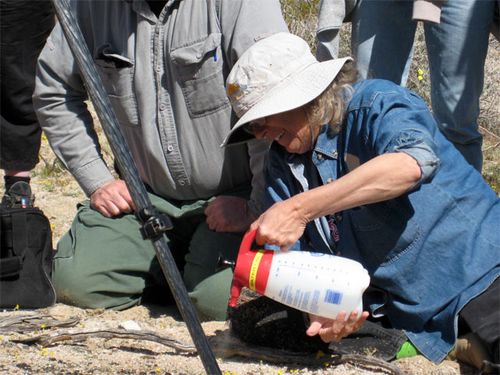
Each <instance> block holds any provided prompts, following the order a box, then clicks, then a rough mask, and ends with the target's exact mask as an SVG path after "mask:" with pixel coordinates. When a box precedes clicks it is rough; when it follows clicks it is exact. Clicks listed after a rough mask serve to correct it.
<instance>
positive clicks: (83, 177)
mask: <svg viewBox="0 0 500 375" xmlns="http://www.w3.org/2000/svg"><path fill="white" fill-rule="evenodd" d="M72 174H73V176H74V177H75V179H76V181H78V183H79V184H80V187H81V188H82V190H83V192H84V193H85V195H86V196H87V197H90V196H91V195H92V193H93V192H95V191H96V190H97V189H99V188H100V187H101V186H103V185H104V184H105V183H106V182H109V181H112V180H114V179H115V178H114V177H113V175H112V174H111V172H110V171H109V169H108V167H107V166H106V164H105V163H104V162H103V161H102V160H101V159H96V160H94V161H92V162H90V163H88V164H86V165H84V166H83V167H80V168H78V169H77V170H75V171H72Z"/></svg>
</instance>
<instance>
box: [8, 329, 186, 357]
mask: <svg viewBox="0 0 500 375" xmlns="http://www.w3.org/2000/svg"><path fill="white" fill-rule="evenodd" d="M88 338H103V339H107V340H110V339H130V340H143V341H152V342H156V343H158V344H162V345H165V346H167V347H169V348H172V349H175V350H176V351H177V352H183V353H188V354H195V353H196V348H195V347H194V346H193V345H186V344H183V343H181V342H179V341H176V340H173V339H170V338H168V337H165V336H161V335H158V334H156V333H154V332H148V331H127V330H124V329H109V330H99V331H86V332H62V333H56V334H51V335H49V334H45V335H39V336H34V337H28V338H22V339H15V340H11V341H12V342H17V343H21V344H26V345H33V344H39V345H41V346H43V347H48V346H51V345H54V344H57V343H61V342H65V341H73V342H82V341H86V340H87V339H88Z"/></svg>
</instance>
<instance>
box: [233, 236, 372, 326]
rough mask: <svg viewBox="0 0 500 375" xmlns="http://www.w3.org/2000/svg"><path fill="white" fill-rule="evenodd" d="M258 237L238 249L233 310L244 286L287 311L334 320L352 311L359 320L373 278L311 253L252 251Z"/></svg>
mask: <svg viewBox="0 0 500 375" xmlns="http://www.w3.org/2000/svg"><path fill="white" fill-rule="evenodd" d="M254 239H255V231H252V232H248V233H247V234H246V235H245V237H244V238H243V241H242V243H241V246H240V250H239V253H238V259H237V261H236V266H235V269H234V276H233V284H232V287H231V298H230V300H229V306H231V307H234V306H236V303H237V300H238V297H239V295H240V291H241V288H242V287H244V286H246V287H248V288H250V289H252V290H254V291H256V292H258V293H260V294H263V295H265V296H267V297H269V298H272V299H273V300H275V301H278V302H280V303H282V304H284V305H288V306H291V307H293V308H296V309H298V310H301V311H305V312H309V313H312V314H316V315H319V316H322V317H326V318H331V319H335V318H336V317H337V314H338V313H339V312H340V311H345V312H346V319H347V317H348V316H349V314H350V313H351V312H352V311H353V310H357V311H358V314H359V315H361V313H362V311H363V301H362V296H363V292H364V291H365V290H366V288H367V287H368V285H369V283H370V276H369V275H368V272H367V271H366V270H365V269H364V268H363V266H362V265H361V264H360V263H358V262H356V261H354V260H351V259H348V258H343V257H339V256H334V255H329V254H321V253H311V252H307V251H285V252H282V251H269V250H252V249H251V246H252V244H253V241H254Z"/></svg>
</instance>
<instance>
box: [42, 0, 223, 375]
mask: <svg viewBox="0 0 500 375" xmlns="http://www.w3.org/2000/svg"><path fill="white" fill-rule="evenodd" d="M52 3H53V5H54V9H55V12H56V15H57V18H58V19H59V23H60V24H61V27H62V30H63V32H64V35H65V36H66V39H67V41H68V44H69V46H70V48H71V51H72V52H73V55H74V56H75V59H76V62H77V64H78V67H79V68H80V72H81V75H82V78H83V82H84V83H85V86H86V89H87V92H88V94H89V96H90V99H91V101H92V103H93V105H94V108H95V110H96V112H97V115H98V117H99V120H100V121H101V125H102V128H103V130H104V133H105V134H106V137H107V139H108V142H109V144H110V147H111V150H112V151H113V154H114V156H115V160H116V162H117V163H118V168H119V170H120V173H121V174H122V177H123V179H124V180H125V182H126V184H127V187H128V189H129V191H130V194H131V196H132V200H133V202H134V204H135V207H136V212H137V213H139V214H137V217H138V218H139V220H141V222H143V224H145V223H144V221H145V218H144V216H142V215H141V214H140V213H144V212H149V213H151V212H154V210H152V205H151V201H150V199H149V196H148V195H147V191H146V188H145V186H144V184H143V182H142V181H141V179H140V178H139V172H138V170H137V167H136V165H135V163H134V160H133V159H132V155H131V154H130V152H129V149H128V147H127V143H126V141H125V138H124V137H123V134H122V133H121V131H120V128H119V125H118V119H117V117H116V114H115V113H114V111H113V109H112V106H111V102H110V101H109V98H108V94H107V93H106V91H105V89H104V86H103V84H102V81H101V77H100V76H99V73H98V72H97V69H96V67H95V64H94V61H93V60H92V57H91V55H90V52H89V49H88V47H87V44H86V43H85V39H84V38H83V34H82V32H81V30H80V27H79V26H78V22H77V20H76V18H75V17H74V15H73V14H72V13H71V9H70V5H69V2H68V0H52ZM162 219H163V220H164V221H165V220H167V223H164V224H166V226H167V227H170V226H171V224H170V220H169V219H168V218H165V217H163V218H162ZM152 241H153V245H154V247H155V250H156V256H157V258H158V261H159V263H160V265H161V268H162V270H163V273H164V275H165V278H166V280H167V282H168V285H169V287H170V289H171V291H172V294H173V296H174V298H175V301H176V303H177V307H178V308H179V311H180V313H181V315H182V318H183V319H184V322H185V323H186V326H187V328H188V330H189V333H190V334H191V338H192V339H193V342H194V344H195V346H196V349H197V350H198V354H199V355H200V358H201V361H202V362H203V366H204V367H205V371H206V372H207V374H210V375H212V374H220V373H221V371H220V369H219V366H218V364H217V361H216V359H215V356H214V354H213V352H212V349H211V348H210V345H209V342H208V339H207V337H206V336H205V333H204V332H203V329H202V327H201V324H200V321H199V320H198V316H197V315H196V311H195V309H194V306H193V304H192V303H191V300H190V299H189V296H188V293H187V290H186V287H185V285H184V283H183V281H182V277H181V275H180V273H179V270H178V269H177V265H176V264H175V261H174V258H173V257H172V253H171V252H170V249H169V247H168V244H167V241H166V240H165V237H164V236H163V235H161V236H156V237H152Z"/></svg>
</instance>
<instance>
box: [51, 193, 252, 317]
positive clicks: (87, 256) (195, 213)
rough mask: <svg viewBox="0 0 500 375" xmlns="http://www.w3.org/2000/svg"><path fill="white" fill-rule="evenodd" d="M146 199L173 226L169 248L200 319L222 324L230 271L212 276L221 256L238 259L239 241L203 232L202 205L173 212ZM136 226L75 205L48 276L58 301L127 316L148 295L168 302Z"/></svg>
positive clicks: (133, 221) (149, 247)
mask: <svg viewBox="0 0 500 375" xmlns="http://www.w3.org/2000/svg"><path fill="white" fill-rule="evenodd" d="M150 198H151V201H152V203H153V205H154V206H156V208H158V210H159V211H161V212H163V213H166V214H168V215H169V216H170V217H171V219H172V222H173V226H174V228H173V229H172V230H171V231H168V232H167V237H168V244H169V247H170V250H171V252H172V255H173V256H174V258H175V259H176V262H177V264H178V266H179V268H180V269H181V271H182V274H183V279H184V283H185V285H186V288H187V290H188V292H189V296H190V298H191V300H192V302H193V303H194V305H195V307H196V309H197V311H198V314H199V317H200V319H202V320H224V319H226V311H227V302H228V298H229V290H230V284H231V280H232V272H231V270H230V269H226V270H223V271H220V272H217V261H218V258H219V256H222V257H224V258H226V259H231V260H234V259H236V256H237V253H238V247H239V244H240V241H241V237H242V234H236V233H217V232H214V231H211V230H210V229H208V226H207V224H206V221H205V216H204V214H203V210H204V207H205V204H206V201H197V202H194V203H191V204H189V205H186V204H185V205H182V206H180V207H176V206H175V205H173V204H172V203H170V202H168V201H166V200H164V199H161V198H159V197H157V196H154V195H151V194H150ZM139 227H140V225H139V222H138V220H137V219H136V217H135V216H134V215H123V216H120V217H117V218H106V217H104V216H102V215H101V214H100V213H99V212H97V211H95V210H93V209H91V208H90V207H89V202H84V203H82V204H81V205H79V208H78V212H77V214H76V217H75V219H74V221H73V223H72V226H71V229H70V230H69V231H68V232H67V233H66V234H65V235H64V236H63V237H62V238H61V240H60V241H59V243H58V244H57V254H56V256H55V260H54V269H53V276H52V277H53V282H54V285H55V288H56V292H57V298H58V301H59V302H63V303H67V304H70V305H75V306H79V307H84V308H113V309H125V308H128V307H131V306H134V305H137V304H139V303H140V302H141V301H142V298H143V295H144V294H145V293H147V292H148V291H152V290H156V291H158V290H160V291H161V293H165V295H169V294H170V292H169V290H168V287H167V284H166V281H165V278H164V276H163V273H162V270H161V268H160V265H159V263H158V261H157V259H156V253H155V250H154V247H153V244H152V242H151V241H150V240H144V239H142V237H141V234H140V232H139ZM182 268H183V270H182Z"/></svg>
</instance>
